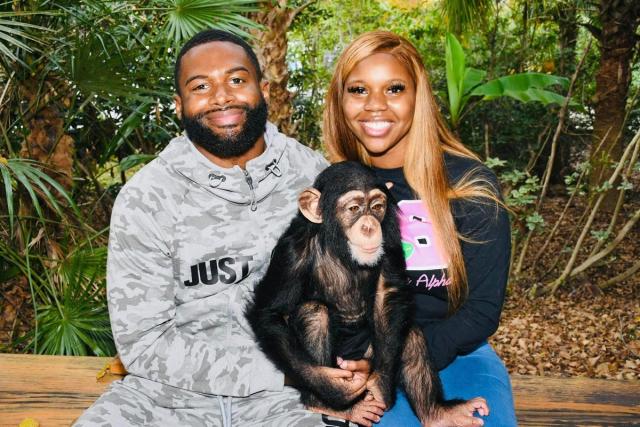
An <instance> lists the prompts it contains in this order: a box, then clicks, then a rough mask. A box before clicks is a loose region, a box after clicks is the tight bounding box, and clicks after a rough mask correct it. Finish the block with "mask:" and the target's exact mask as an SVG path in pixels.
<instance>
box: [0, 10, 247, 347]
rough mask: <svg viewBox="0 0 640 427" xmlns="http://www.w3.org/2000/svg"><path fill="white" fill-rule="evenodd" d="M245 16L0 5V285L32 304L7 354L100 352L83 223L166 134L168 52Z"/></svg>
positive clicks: (100, 217)
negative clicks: (23, 290) (27, 296)
mask: <svg viewBox="0 0 640 427" xmlns="http://www.w3.org/2000/svg"><path fill="white" fill-rule="evenodd" d="M256 10H258V5H257V2H255V1H249V0H224V1H221V0H142V1H139V2H131V1H128V0H113V1H102V0H80V1H77V0H53V1H49V0H35V1H34V0H28V1H27V0H16V1H13V2H4V3H2V4H0V54H1V55H0V106H1V107H2V108H0V179H1V181H0V212H1V213H0V215H1V218H2V220H3V221H2V223H0V255H1V257H2V263H0V279H1V280H2V282H3V283H7V284H8V286H12V284H15V286H18V283H23V282H24V281H25V280H26V282H27V283H28V286H29V289H30V290H31V301H30V302H31V304H30V305H31V306H32V307H33V310H34V318H33V329H32V331H31V332H30V333H28V334H27V335H24V336H22V337H21V338H20V339H19V340H17V341H16V342H15V343H14V345H15V346H17V347H16V348H20V349H23V348H24V349H29V350H31V351H34V352H37V353H58V354H97V355H107V354H112V353H113V352H114V347H113V342H112V340H111V333H110V328H109V322H108V314H107V310H106V299H105V278H104V276H105V274H104V270H105V266H104V258H105V255H106V248H105V247H104V245H105V243H106V241H105V240H106V239H105V236H104V234H103V233H96V232H95V230H104V229H105V227H106V226H107V222H108V218H109V214H110V209H111V205H112V201H113V197H115V195H116V194H117V191H118V189H119V188H120V185H122V184H123V183H124V182H125V181H126V179H127V176H129V175H130V174H131V173H132V172H133V170H134V169H135V167H137V166H139V165H141V164H143V163H146V162H147V161H149V160H150V159H152V158H154V157H155V155H156V153H157V152H158V150H159V149H160V148H161V147H162V146H163V145H164V144H166V142H167V141H168V140H169V139H170V138H171V137H172V136H173V135H175V134H176V133H177V132H178V130H179V128H178V125H177V123H176V122H175V118H174V114H173V109H172V104H173V100H172V97H171V95H172V93H173V87H172V86H173V79H172V78H171V76H172V73H173V64H174V58H175V53H176V51H177V49H178V48H179V47H180V45H181V44H182V43H183V42H184V40H185V39H186V38H189V37H190V36H192V35H193V34H195V33H196V32H197V31H199V30H202V29H204V28H206V27H217V28H221V29H225V30H229V31H232V32H235V33H238V34H241V35H244V36H247V35H248V34H249V30H251V29H255V28H257V27H258V25H257V24H256V23H254V22H253V21H251V20H250V19H249V18H248V17H247V14H248V13H250V12H253V11H256ZM5 212H6V213H5ZM5 224H6V226H5ZM3 286H4V285H3ZM27 318H28V316H27Z"/></svg>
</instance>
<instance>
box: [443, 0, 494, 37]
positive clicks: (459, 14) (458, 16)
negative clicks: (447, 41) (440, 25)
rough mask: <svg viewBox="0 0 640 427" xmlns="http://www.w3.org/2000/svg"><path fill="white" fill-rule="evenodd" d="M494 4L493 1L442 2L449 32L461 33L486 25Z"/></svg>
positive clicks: (451, 0)
mask: <svg viewBox="0 0 640 427" xmlns="http://www.w3.org/2000/svg"><path fill="white" fill-rule="evenodd" d="M493 3H494V2H493V1H492V0H442V13H443V15H444V16H445V17H446V18H447V21H448V28H449V30H450V31H453V32H454V33H460V32H462V31H463V30H464V29H468V28H472V27H473V28H478V27H481V26H482V25H484V24H485V23H486V19H487V15H488V14H489V13H490V11H491V9H492V8H493Z"/></svg>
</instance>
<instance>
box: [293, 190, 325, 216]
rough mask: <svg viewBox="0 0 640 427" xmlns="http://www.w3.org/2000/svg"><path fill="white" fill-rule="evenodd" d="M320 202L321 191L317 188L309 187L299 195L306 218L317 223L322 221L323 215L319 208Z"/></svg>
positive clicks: (300, 206)
mask: <svg viewBox="0 0 640 427" xmlns="http://www.w3.org/2000/svg"><path fill="white" fill-rule="evenodd" d="M319 202H320V192H319V191H318V190H316V189H315V188H307V189H306V190H304V191H303V192H302V193H300V196H298V207H299V208H300V212H302V215H304V216H305V218H307V219H308V220H309V221H311V222H314V223H316V224H321V223H322V215H320V210H319V209H318V203H319Z"/></svg>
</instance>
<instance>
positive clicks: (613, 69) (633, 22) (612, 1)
mask: <svg viewBox="0 0 640 427" xmlns="http://www.w3.org/2000/svg"><path fill="white" fill-rule="evenodd" d="M599 13H600V22H601V24H602V32H601V34H600V37H599V41H600V65H599V68H598V71H597V74H596V94H595V100H594V103H595V123H594V126H593V145H592V151H591V165H592V167H593V169H592V172H591V179H590V181H591V182H590V184H591V189H594V188H596V187H597V186H599V185H601V184H602V183H604V182H605V181H606V180H607V178H608V177H609V175H610V174H611V165H612V164H613V163H615V162H616V161H617V160H618V159H620V155H621V153H622V145H623V143H622V138H621V134H622V131H623V125H624V120H625V114H626V112H625V109H626V103H627V93H628V90H629V84H630V82H631V60H632V58H633V54H634V48H635V46H636V45H637V41H638V37H637V36H636V34H635V32H636V29H637V28H638V23H639V20H640V2H638V1H637V0H601V2H600V12H599ZM601 141H602V144H601ZM598 145H600V148H599V149H598ZM615 187H616V185H615V184H614V188H613V189H611V190H609V191H608V194H607V197H606V198H605V202H604V203H603V206H604V207H607V206H611V207H612V208H613V206H614V205H615V200H616V197H617V191H616V190H615Z"/></svg>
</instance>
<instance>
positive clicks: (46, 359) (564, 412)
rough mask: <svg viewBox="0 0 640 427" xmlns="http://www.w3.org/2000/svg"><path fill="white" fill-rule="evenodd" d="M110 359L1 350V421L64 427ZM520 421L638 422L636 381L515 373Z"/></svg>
mask: <svg viewBox="0 0 640 427" xmlns="http://www.w3.org/2000/svg"><path fill="white" fill-rule="evenodd" d="M109 360H110V359H107V358H99V357H64V356H33V355H16V354H0V426H14V427H15V426H18V424H19V423H20V422H21V421H23V420H24V419H25V418H33V419H35V420H36V421H38V422H39V424H40V426H41V427H50V426H68V425H70V424H71V422H72V421H73V420H74V419H76V417H78V416H79V415H80V414H81V413H82V411H83V410H84V409H85V408H87V407H88V406H89V405H90V404H91V403H92V402H93V401H94V400H95V399H96V398H97V397H98V396H99V395H100V394H101V393H102V391H103V390H104V389H105V388H106V387H107V385H108V384H109V383H110V382H111V381H113V380H114V379H117V378H119V376H117V375H112V374H107V375H106V376H105V377H103V378H102V379H100V380H97V379H96V376H97V374H98V373H99V372H100V371H101V370H102V369H103V368H104V367H105V365H106V364H108V363H109ZM512 380H513V387H514V394H515V401H516V411H517V415H518V422H519V425H521V426H560V425H565V426H569V425H571V426H576V425H585V426H586V425H588V426H597V425H602V426H632V425H638V426H640V382H639V381H611V380H595V379H586V378H551V377H526V376H514V377H513V379H512Z"/></svg>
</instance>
